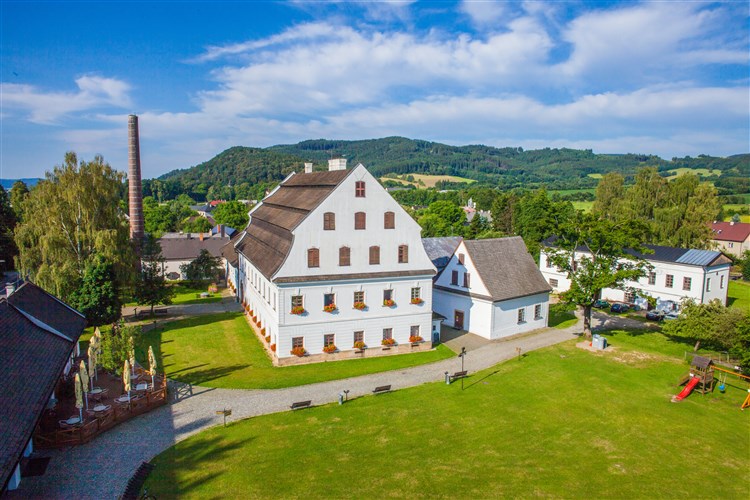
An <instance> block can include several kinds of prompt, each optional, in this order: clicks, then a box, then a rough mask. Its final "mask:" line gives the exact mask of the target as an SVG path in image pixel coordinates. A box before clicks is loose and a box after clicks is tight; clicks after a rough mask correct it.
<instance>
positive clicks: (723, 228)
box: [711, 222, 750, 242]
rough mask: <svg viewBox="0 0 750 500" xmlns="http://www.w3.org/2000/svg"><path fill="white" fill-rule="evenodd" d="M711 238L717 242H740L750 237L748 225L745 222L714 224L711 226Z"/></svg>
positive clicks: (749, 226)
mask: <svg viewBox="0 0 750 500" xmlns="http://www.w3.org/2000/svg"><path fill="white" fill-rule="evenodd" d="M711 231H712V232H713V236H712V238H713V239H715V240H717V241H737V242H742V241H745V240H746V239H748V238H749V237H750V224H748V223H747V222H735V223H731V222H714V223H712V224H711Z"/></svg>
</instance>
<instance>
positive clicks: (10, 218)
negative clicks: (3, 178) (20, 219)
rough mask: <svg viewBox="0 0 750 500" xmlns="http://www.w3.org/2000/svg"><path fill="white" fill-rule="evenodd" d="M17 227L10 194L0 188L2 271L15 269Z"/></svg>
mask: <svg viewBox="0 0 750 500" xmlns="http://www.w3.org/2000/svg"><path fill="white" fill-rule="evenodd" d="M15 227H16V213H15V212H14V211H13V208H12V207H11V206H10V199H9V198H8V193H7V192H6V191H5V188H3V187H2V186H0V271H8V270H10V269H13V259H14V258H15V256H16V255H18V248H17V247H16V243H15V241H14V240H13V229H14V228H15Z"/></svg>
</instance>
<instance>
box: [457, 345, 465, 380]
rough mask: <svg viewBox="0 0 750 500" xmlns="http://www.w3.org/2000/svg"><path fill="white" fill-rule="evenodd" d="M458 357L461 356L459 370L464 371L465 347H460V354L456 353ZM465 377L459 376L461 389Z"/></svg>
mask: <svg viewBox="0 0 750 500" xmlns="http://www.w3.org/2000/svg"><path fill="white" fill-rule="evenodd" d="M458 357H459V358H461V372H463V371H464V358H465V357H466V348H465V347H462V348H461V354H459V355H458ZM465 378H466V377H461V390H462V391H463V390H464V379H465Z"/></svg>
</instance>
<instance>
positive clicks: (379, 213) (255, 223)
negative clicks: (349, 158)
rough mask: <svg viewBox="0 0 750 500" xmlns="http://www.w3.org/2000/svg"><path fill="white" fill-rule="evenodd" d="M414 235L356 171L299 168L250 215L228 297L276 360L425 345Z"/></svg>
mask: <svg viewBox="0 0 750 500" xmlns="http://www.w3.org/2000/svg"><path fill="white" fill-rule="evenodd" d="M420 232H421V228H420V227H419V225H418V224H417V223H416V222H415V221H414V220H413V219H412V218H411V217H410V216H409V215H408V214H407V213H406V212H405V211H404V210H403V209H402V208H401V207H400V206H399V204H398V203H397V202H396V201H395V200H394V199H393V198H392V197H391V196H390V195H389V194H388V193H387V192H386V191H385V190H384V189H383V188H382V187H381V186H380V184H379V183H378V181H377V180H376V179H375V178H374V177H373V176H372V175H370V173H369V172H368V171H367V169H365V167H364V166H362V165H361V164H359V165H357V166H356V167H354V168H353V169H350V170H347V169H346V160H343V159H336V160H330V161H329V171H327V172H312V165H311V164H308V165H306V166H305V173H302V174H294V173H292V174H290V175H289V176H288V177H287V178H286V179H284V181H282V183H281V184H280V185H279V186H278V187H277V188H276V189H274V190H273V191H272V192H271V193H270V194H269V195H268V196H266V197H265V198H264V199H263V200H262V201H261V203H260V204H258V205H257V206H256V207H255V208H253V210H252V211H251V212H250V223H249V225H248V226H247V228H246V229H245V231H244V232H243V234H242V235H241V236H240V238H239V239H238V241H237V243H236V245H235V249H236V251H237V253H238V284H237V293H238V297H239V299H240V300H241V301H242V302H243V304H245V305H246V306H248V308H249V309H250V310H251V311H252V315H253V316H254V317H255V318H256V321H257V323H258V324H259V325H260V326H261V328H263V330H264V332H263V333H264V335H266V336H270V343H271V344H272V345H273V344H275V355H276V357H277V359H278V360H283V359H284V358H289V357H291V356H292V354H291V350H292V348H294V347H303V348H304V349H305V350H306V351H307V353H309V354H312V355H316V354H320V353H323V352H324V351H323V349H324V347H325V346H331V345H335V346H336V348H337V349H338V351H343V352H344V353H346V352H347V351H354V350H355V349H354V344H355V342H358V341H362V342H364V343H365V344H366V346H367V347H368V350H367V355H368V356H369V355H371V354H381V352H376V351H375V349H374V348H377V351H380V350H381V342H382V340H383V339H384V338H389V339H393V340H394V341H395V342H396V348H395V349H393V350H392V351H391V352H402V350H401V349H400V348H399V346H401V345H403V346H404V347H407V346H410V345H411V343H410V337H417V336H418V337H423V338H424V339H425V341H426V342H425V343H424V344H421V345H422V346H426V347H430V346H431V342H430V340H431V339H430V332H431V329H432V277H433V275H434V274H435V267H434V266H433V265H432V263H431V262H430V259H429V258H428V257H427V254H426V253H425V251H424V248H423V247H422V243H421V240H420ZM370 349H373V351H372V352H371V351H370ZM389 353H390V352H388V353H382V354H389ZM318 359H319V358H313V360H318ZM324 359H328V358H324ZM331 359H333V358H331Z"/></svg>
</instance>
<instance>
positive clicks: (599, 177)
mask: <svg viewBox="0 0 750 500" xmlns="http://www.w3.org/2000/svg"><path fill="white" fill-rule="evenodd" d="M586 177H591V178H592V179H601V178H602V177H604V176H603V175H602V174H588V175H587V176H586Z"/></svg>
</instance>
